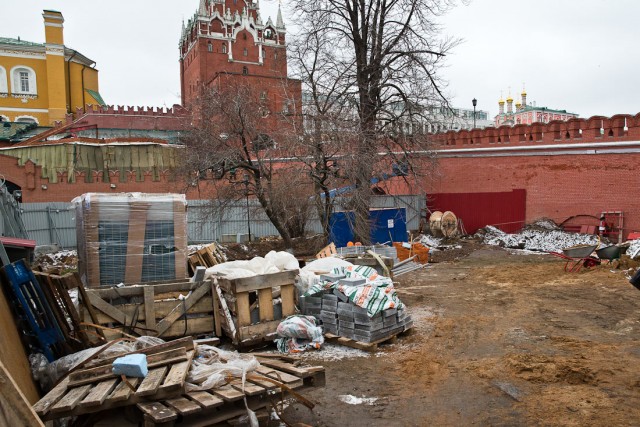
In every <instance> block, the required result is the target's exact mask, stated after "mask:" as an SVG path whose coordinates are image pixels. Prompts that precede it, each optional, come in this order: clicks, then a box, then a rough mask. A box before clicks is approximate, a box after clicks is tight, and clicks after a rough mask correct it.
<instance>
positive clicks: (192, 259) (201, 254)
mask: <svg viewBox="0 0 640 427" xmlns="http://www.w3.org/2000/svg"><path fill="white" fill-rule="evenodd" d="M187 259H188V260H189V269H190V272H191V275H192V276H193V274H194V273H195V271H196V267H205V268H209V267H213V266H214V265H218V264H222V263H223V262H227V256H226V255H225V254H224V252H222V251H221V250H220V248H219V247H218V245H216V244H215V243H211V244H210V245H207V246H205V247H203V248H200V249H198V250H196V251H193V252H189V255H188V257H187Z"/></svg>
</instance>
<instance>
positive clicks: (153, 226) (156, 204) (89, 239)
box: [74, 193, 187, 288]
mask: <svg viewBox="0 0 640 427" xmlns="http://www.w3.org/2000/svg"><path fill="white" fill-rule="evenodd" d="M74 203H75V205H76V232H77V241H78V270H79V272H80V275H81V278H82V280H83V282H84V283H85V284H86V286H87V287H89V288H96V287H99V286H110V285H115V284H119V283H125V284H132V283H140V282H152V281H161V280H174V279H183V278H185V277H186V276H187V217H186V199H185V196H184V195H180V194H144V193H119V194H105V193H87V194H83V195H82V196H80V197H78V198H76V199H74Z"/></svg>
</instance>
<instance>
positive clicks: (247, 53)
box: [242, 47, 249, 56]
mask: <svg viewBox="0 0 640 427" xmlns="http://www.w3.org/2000/svg"><path fill="white" fill-rule="evenodd" d="M242 54H243V55H244V56H249V49H247V48H246V47H245V48H244V50H243V51H242Z"/></svg>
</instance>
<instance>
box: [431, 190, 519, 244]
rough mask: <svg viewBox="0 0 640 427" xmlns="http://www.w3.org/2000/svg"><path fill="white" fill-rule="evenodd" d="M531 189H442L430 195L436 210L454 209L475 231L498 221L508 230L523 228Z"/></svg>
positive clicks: (432, 205)
mask: <svg viewBox="0 0 640 427" xmlns="http://www.w3.org/2000/svg"><path fill="white" fill-rule="evenodd" d="M526 204H527V192H526V191H525V190H513V191H509V192H496V193H439V194H429V195H428V196H427V206H428V207H429V209H430V210H431V211H432V212H435V211H441V212H445V211H451V212H453V213H454V214H455V215H456V216H457V217H458V218H459V219H460V220H462V223H463V225H464V228H465V230H466V231H467V233H469V234H473V233H475V232H476V231H478V229H479V228H482V227H484V226H486V225H494V226H496V227H498V228H500V229H501V230H502V231H505V232H507V233H513V232H516V231H518V230H519V229H521V228H522V226H523V225H524V222H525V217H526Z"/></svg>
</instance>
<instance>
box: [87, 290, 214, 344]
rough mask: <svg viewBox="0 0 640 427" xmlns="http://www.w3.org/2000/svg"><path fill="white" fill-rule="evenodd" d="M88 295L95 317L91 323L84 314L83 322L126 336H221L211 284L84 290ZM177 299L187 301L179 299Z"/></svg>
mask: <svg viewBox="0 0 640 427" xmlns="http://www.w3.org/2000/svg"><path fill="white" fill-rule="evenodd" d="M87 295H88V299H89V301H90V302H91V306H92V309H93V310H95V312H96V313H97V315H96V319H93V320H91V316H90V312H89V311H83V318H84V321H85V322H91V323H96V324H98V325H101V326H108V327H111V328H115V329H123V331H124V332H126V333H128V334H133V335H151V336H158V337H162V338H176V337H183V336H189V335H192V336H197V335H203V334H212V333H214V332H215V334H216V335H217V336H220V335H221V330H220V322H219V321H218V316H219V313H218V303H217V295H216V293H215V292H213V288H212V284H211V282H210V281H204V282H190V281H189V280H187V279H184V280H181V281H175V280H174V281H170V282H169V283H146V284H142V285H134V286H123V287H120V288H106V289H87ZM179 295H183V296H186V298H184V299H181V298H179ZM187 295H188V296H187ZM114 325H115V326H114ZM105 335H106V337H107V338H108V339H115V338H117V337H118V336H120V335H119V333H118V332H117V331H110V332H105Z"/></svg>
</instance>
